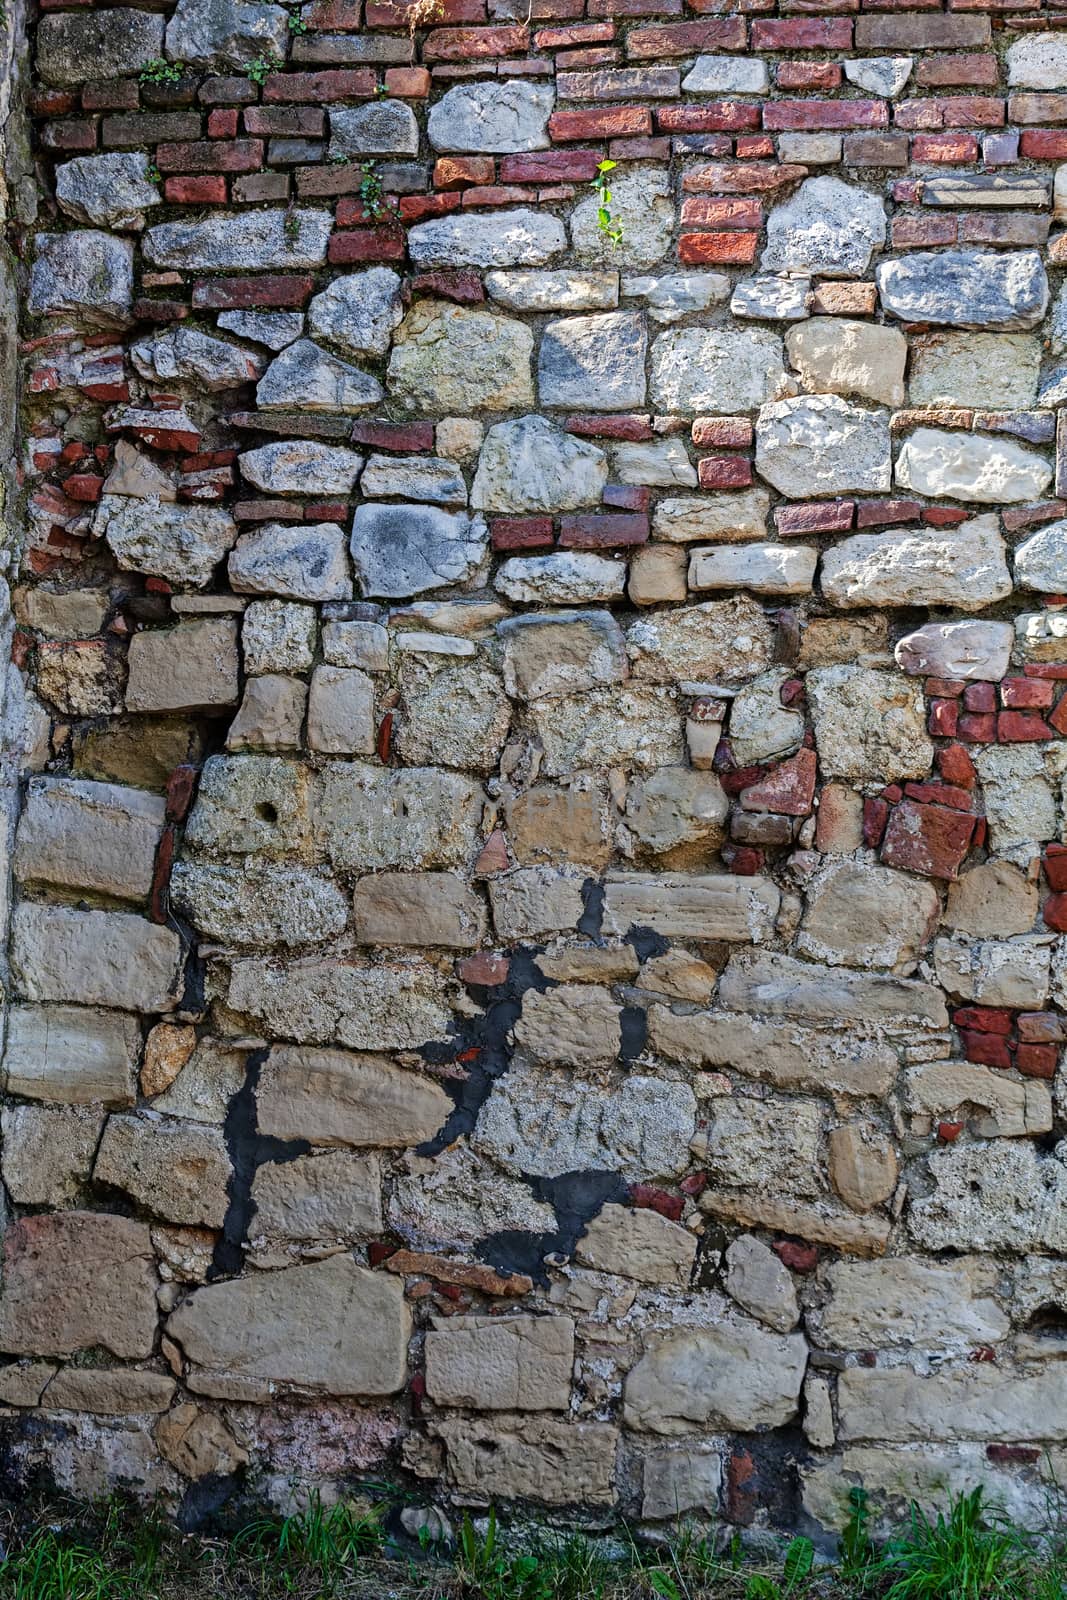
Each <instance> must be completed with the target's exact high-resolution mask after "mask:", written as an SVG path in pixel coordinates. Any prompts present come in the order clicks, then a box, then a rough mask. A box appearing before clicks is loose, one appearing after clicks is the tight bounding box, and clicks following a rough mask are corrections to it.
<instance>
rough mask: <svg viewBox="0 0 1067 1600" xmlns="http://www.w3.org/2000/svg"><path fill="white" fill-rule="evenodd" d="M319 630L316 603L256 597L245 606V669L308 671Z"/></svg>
mask: <svg viewBox="0 0 1067 1600" xmlns="http://www.w3.org/2000/svg"><path fill="white" fill-rule="evenodd" d="M317 632H318V617H317V614H316V612H315V609H314V607H313V606H306V605H294V604H291V603H289V602H287V601H285V600H253V601H252V602H251V603H250V604H249V605H248V606H246V607H245V612H244V616H243V618H242V621H241V654H242V656H243V658H244V669H245V672H246V673H249V674H252V673H261V672H272V673H281V672H306V671H307V669H308V667H310V666H311V663H312V661H313V660H314V658H315V638H316V634H317ZM327 659H329V658H328V657H327ZM345 664H346V665H347V664H351V665H355V663H345Z"/></svg>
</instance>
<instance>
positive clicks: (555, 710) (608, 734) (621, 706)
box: [529, 683, 685, 778]
mask: <svg viewBox="0 0 1067 1600" xmlns="http://www.w3.org/2000/svg"><path fill="white" fill-rule="evenodd" d="M529 715H530V721H531V724H532V726H533V728H534V729H535V731H536V734H537V737H538V738H539V739H540V740H541V743H542V746H543V750H544V755H543V760H542V768H541V770H542V773H543V774H544V776H546V777H554V778H559V777H563V776H565V775H566V774H568V773H570V772H573V771H575V770H579V769H582V770H588V771H603V770H604V769H605V768H606V767H609V766H620V765H622V766H628V767H633V768H635V769H636V770H638V771H642V772H644V771H648V770H650V769H652V768H655V767H662V766H679V765H681V763H682V762H683V761H684V759H685V744H684V741H683V738H682V725H681V724H682V719H681V712H680V707H679V706H678V703H677V700H676V697H675V693H674V691H673V689H669V688H653V687H649V686H646V685H644V684H632V683H631V684H627V685H622V686H621V687H619V688H617V689H603V688H601V689H595V690H590V691H588V692H587V693H585V694H573V695H561V696H560V697H559V699H544V700H535V701H533V702H532V703H531V705H530V708H529Z"/></svg>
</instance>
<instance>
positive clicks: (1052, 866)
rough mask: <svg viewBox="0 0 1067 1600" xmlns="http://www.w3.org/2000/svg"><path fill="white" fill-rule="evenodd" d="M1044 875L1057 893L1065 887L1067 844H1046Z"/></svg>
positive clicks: (1066, 883)
mask: <svg viewBox="0 0 1067 1600" xmlns="http://www.w3.org/2000/svg"><path fill="white" fill-rule="evenodd" d="M1045 877H1046V878H1047V879H1048V881H1049V883H1050V884H1051V886H1052V888H1053V889H1055V890H1056V891H1057V893H1058V892H1059V891H1060V890H1064V889H1067V845H1062V844H1050V845H1046V847H1045Z"/></svg>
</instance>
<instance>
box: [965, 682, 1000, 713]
mask: <svg viewBox="0 0 1067 1600" xmlns="http://www.w3.org/2000/svg"><path fill="white" fill-rule="evenodd" d="M963 703H964V705H965V706H966V707H967V710H968V711H995V710H996V708H997V691H996V688H995V687H994V685H993V684H991V683H969V684H968V685H967V687H966V688H965V689H964V691H963Z"/></svg>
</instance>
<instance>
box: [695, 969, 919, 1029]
mask: <svg viewBox="0 0 1067 1600" xmlns="http://www.w3.org/2000/svg"><path fill="white" fill-rule="evenodd" d="M719 1002H720V1004H721V1005H723V1006H725V1007H727V1008H728V1009H730V1010H734V1011H748V1012H753V1013H755V1014H756V1015H761V1014H762V1015H763V1016H765V1017H776V1016H777V1017H792V1018H795V1019H796V1020H797V1021H798V1022H804V1023H816V1024H823V1025H825V1024H829V1025H830V1026H836V1025H839V1023H840V1020H841V1018H842V1017H846V1016H847V1017H850V1018H851V1019H852V1023H853V1025H854V1026H855V1027H857V1028H861V1029H868V1028H874V1029H877V1028H882V1029H884V1030H885V1031H886V1032H887V1033H901V1032H908V1031H910V1030H911V1029H915V1028H918V1029H930V1030H934V1031H937V1030H941V1029H944V1028H945V1027H947V1026H948V1012H947V1010H946V1008H945V1002H944V998H943V996H942V994H941V991H940V989H938V988H936V987H935V985H934V984H932V983H923V982H920V981H918V980H917V979H912V978H896V977H888V976H884V975H882V974H881V973H878V974H870V975H868V974H866V973H858V972H842V971H841V970H840V969H839V968H827V967H817V966H814V965H812V964H811V963H810V962H806V961H796V960H794V959H793V958H792V957H790V956H784V955H775V954H772V953H770V952H765V951H752V952H744V953H741V954H737V955H733V956H731V957H730V960H729V962H728V963H727V966H726V970H725V971H724V973H723V975H722V978H721V979H720V981H719Z"/></svg>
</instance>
